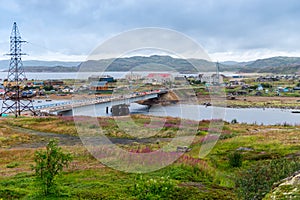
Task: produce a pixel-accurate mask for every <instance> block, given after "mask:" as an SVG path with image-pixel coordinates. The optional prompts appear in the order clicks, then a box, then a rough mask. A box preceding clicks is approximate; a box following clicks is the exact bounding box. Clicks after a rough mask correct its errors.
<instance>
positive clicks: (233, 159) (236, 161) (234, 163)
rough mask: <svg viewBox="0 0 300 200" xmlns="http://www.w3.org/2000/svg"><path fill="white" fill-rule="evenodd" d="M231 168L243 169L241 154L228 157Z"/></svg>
mask: <svg viewBox="0 0 300 200" xmlns="http://www.w3.org/2000/svg"><path fill="white" fill-rule="evenodd" d="M228 159H229V166H230V167H241V166H242V164H243V155H242V154H241V153H239V152H236V151H235V152H234V153H231V154H229V155H228Z"/></svg>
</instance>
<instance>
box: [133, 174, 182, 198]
mask: <svg viewBox="0 0 300 200" xmlns="http://www.w3.org/2000/svg"><path fill="white" fill-rule="evenodd" d="M175 186H176V183H175V181H173V180H172V179H170V178H169V177H160V178H159V179H152V178H151V179H148V180H146V179H145V178H143V177H142V176H138V177H137V178H136V181H135V184H134V187H133V190H132V193H133V195H134V196H135V197H137V199H162V198H164V199H165V198H168V197H170V196H171V195H172V194H173V192H174V191H175Z"/></svg>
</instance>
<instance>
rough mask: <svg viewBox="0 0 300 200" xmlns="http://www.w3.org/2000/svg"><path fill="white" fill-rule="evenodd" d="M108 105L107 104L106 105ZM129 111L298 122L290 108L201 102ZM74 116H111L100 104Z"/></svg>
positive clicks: (135, 106) (195, 117) (299, 116)
mask: <svg viewBox="0 0 300 200" xmlns="http://www.w3.org/2000/svg"><path fill="white" fill-rule="evenodd" d="M106 106H109V105H106ZM129 110H130V112H131V113H132V114H137V113H139V114H145V115H153V116H171V117H180V118H184V119H191V120H203V119H223V120H225V121H227V122H231V121H232V120H233V119H236V120H237V122H239V123H247V124H259V125H260V124H264V125H277V124H290V125H300V114H297V113H292V112H291V111H292V110H289V109H276V108H265V109H263V108H221V107H212V106H209V107H205V106H203V105H186V104H174V105H169V106H152V107H151V108H150V109H149V108H148V107H147V106H142V105H139V104H135V103H133V104H131V105H130V107H129ZM74 113H76V115H86V116H111V114H110V113H109V114H107V113H106V109H105V106H103V105H101V104H99V105H95V106H86V107H84V108H80V110H77V111H76V112H74ZM72 114H73V113H72V112H71V111H70V112H66V113H64V115H72Z"/></svg>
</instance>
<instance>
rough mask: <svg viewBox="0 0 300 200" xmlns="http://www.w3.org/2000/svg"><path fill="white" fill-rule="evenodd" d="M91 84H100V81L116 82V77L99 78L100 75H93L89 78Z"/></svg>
mask: <svg viewBox="0 0 300 200" xmlns="http://www.w3.org/2000/svg"><path fill="white" fill-rule="evenodd" d="M88 81H89V82H97V81H98V82H99V81H107V82H108V83H111V82H114V81H115V80H114V77H112V76H109V75H105V76H98V75H92V76H90V77H89V78H88Z"/></svg>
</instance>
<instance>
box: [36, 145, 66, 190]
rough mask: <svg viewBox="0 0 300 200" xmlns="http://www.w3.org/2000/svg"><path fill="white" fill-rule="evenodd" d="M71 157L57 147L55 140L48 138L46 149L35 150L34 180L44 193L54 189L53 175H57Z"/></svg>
mask: <svg viewBox="0 0 300 200" xmlns="http://www.w3.org/2000/svg"><path fill="white" fill-rule="evenodd" d="M71 160H72V157H71V154H69V153H64V152H63V151H62V149H61V148H60V147H58V142H57V140H50V142H49V143H48V144H47V147H46V151H42V150H41V151H36V152H35V157H34V161H35V164H36V165H35V166H33V170H35V176H36V180H37V182H38V183H39V185H40V186H41V188H42V190H43V192H44V195H48V194H50V193H51V191H53V189H55V177H56V176H57V175H59V174H60V173H61V172H62V170H63V168H64V167H65V166H66V167H67V166H68V164H69V162H71Z"/></svg>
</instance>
